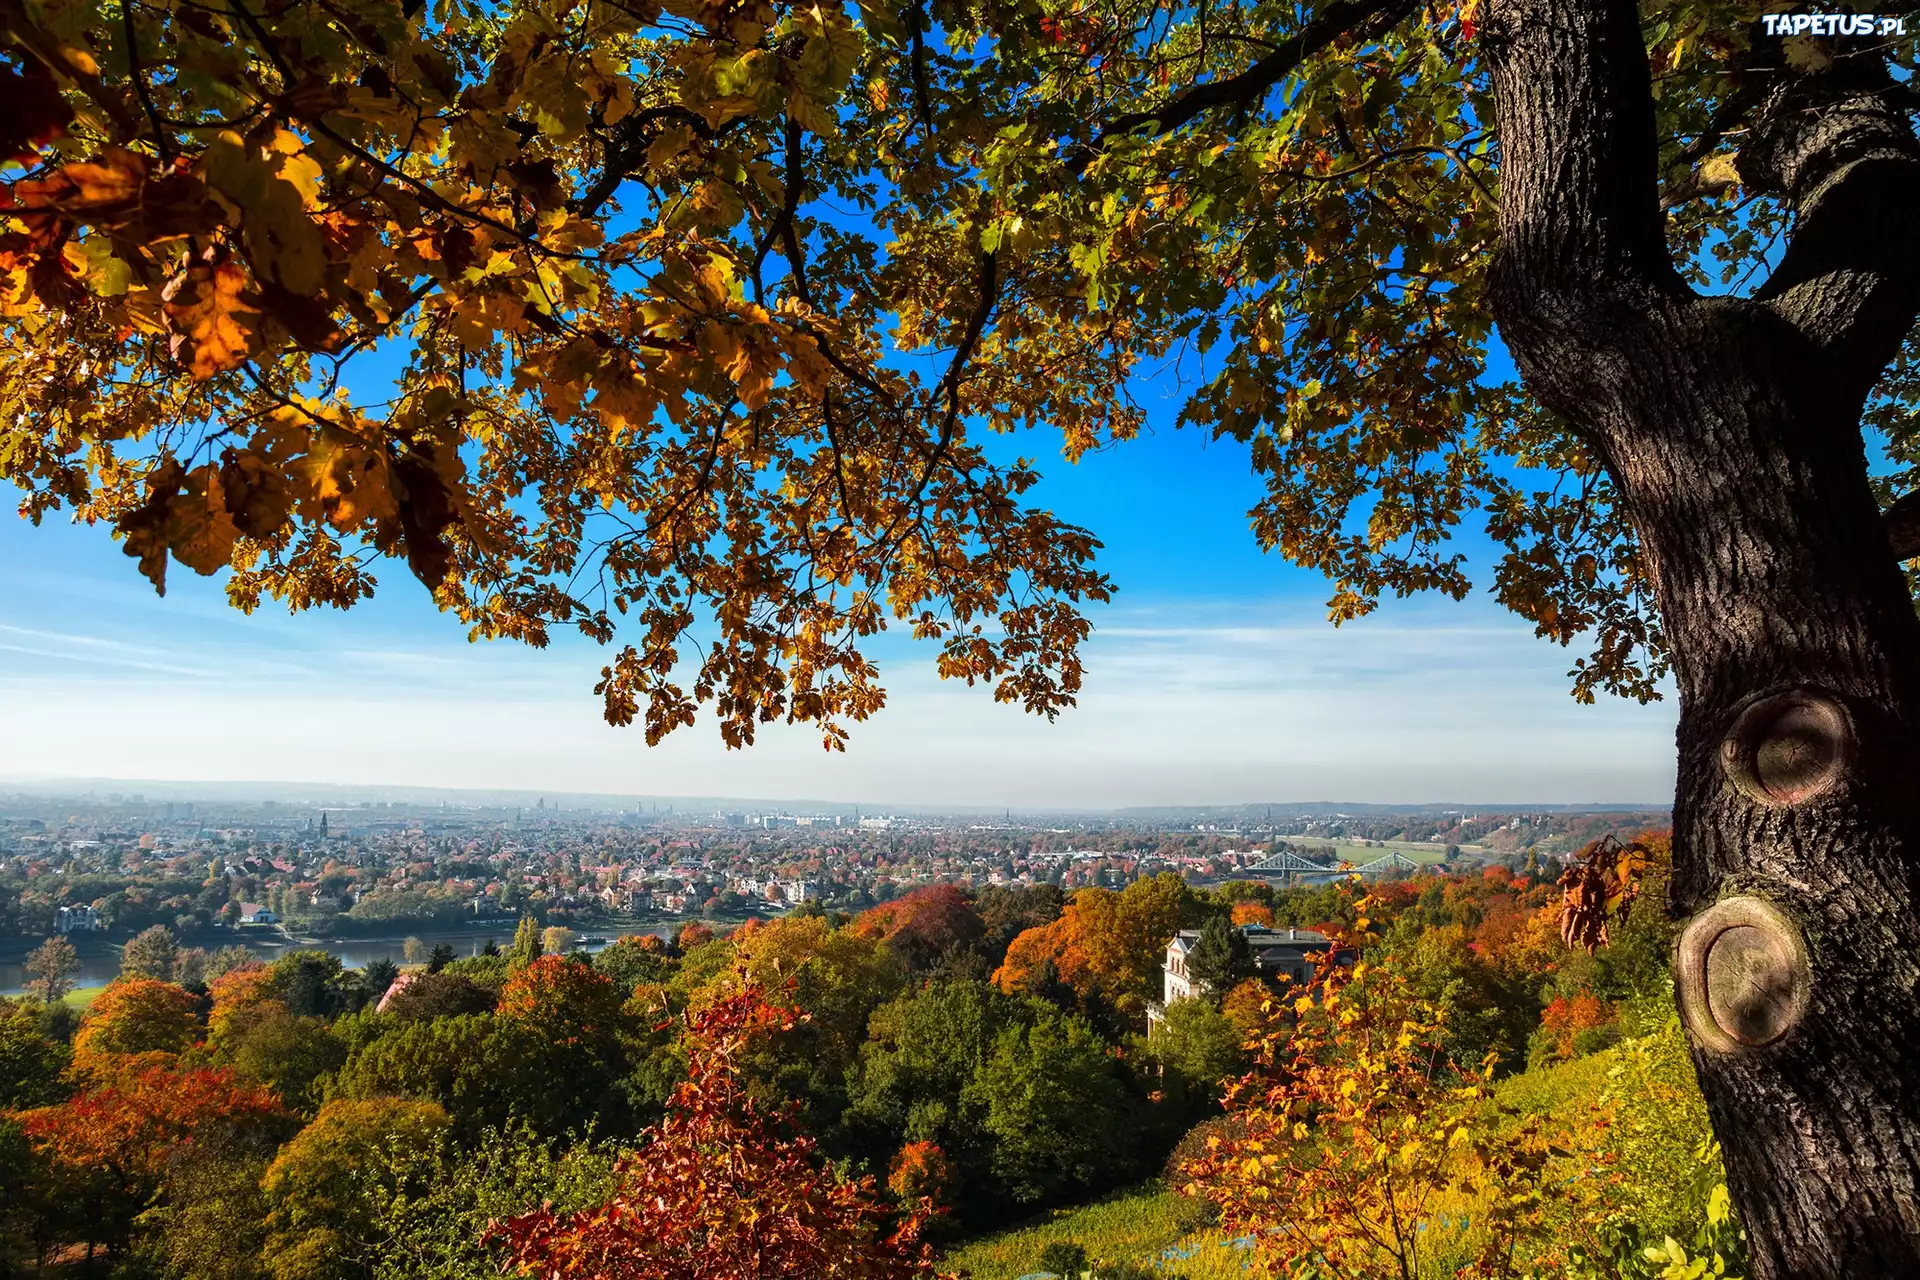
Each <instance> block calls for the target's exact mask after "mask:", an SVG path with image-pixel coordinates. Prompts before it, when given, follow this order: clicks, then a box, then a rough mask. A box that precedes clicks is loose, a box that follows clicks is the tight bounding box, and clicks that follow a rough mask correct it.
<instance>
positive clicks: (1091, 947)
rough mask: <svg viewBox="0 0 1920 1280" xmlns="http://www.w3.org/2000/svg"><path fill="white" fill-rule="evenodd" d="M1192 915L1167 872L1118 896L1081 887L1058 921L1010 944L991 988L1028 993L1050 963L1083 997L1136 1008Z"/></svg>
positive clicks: (1176, 882)
mask: <svg viewBox="0 0 1920 1280" xmlns="http://www.w3.org/2000/svg"><path fill="white" fill-rule="evenodd" d="M1190 910H1191V895H1190V893H1189V891H1188V890H1187V888H1186V885H1185V884H1184V883H1183V882H1182V881H1181V880H1180V877H1178V876H1177V875H1173V874H1171V873H1162V874H1161V875H1158V876H1154V877H1152V878H1151V879H1144V880H1136V881H1134V882H1133V883H1132V884H1130V885H1128V886H1127V887H1126V888H1125V889H1124V890H1122V891H1121V892H1119V893H1115V892H1113V891H1111V890H1108V889H1097V888H1095V889H1082V890H1081V891H1080V892H1078V893H1076V894H1075V895H1074V896H1073V900H1072V901H1070V902H1068V903H1067V906H1066V909H1065V910H1064V911H1062V912H1061V914H1060V918H1059V919H1057V920H1055V921H1053V922H1052V923H1051V924H1046V925H1041V926H1039V927H1037V928H1033V929H1028V930H1026V931H1025V932H1023V933H1021V934H1020V935H1019V936H1018V937H1016V938H1015V939H1014V940H1013V943H1012V945H1011V946H1009V947H1008V948H1007V956H1006V960H1005V961H1004V962H1003V963H1002V964H1001V966H1000V967H999V968H998V969H997V970H995V971H994V974H993V981H994V984H995V985H996V986H998V987H999V988H1000V989H1001V990H1003V991H1008V992H1013V991H1022V990H1025V989H1026V988H1027V986H1028V984H1029V983H1030V981H1031V980H1032V977H1033V975H1034V974H1035V972H1036V971H1038V970H1039V968H1040V966H1041V965H1042V963H1043V962H1049V963H1051V964H1052V966H1053V969H1054V972H1055V973H1056V974H1058V976H1059V978H1060V979H1061V981H1063V982H1065V983H1066V984H1067V985H1068V986H1069V987H1072V988H1073V989H1074V990H1075V991H1076V992H1078V993H1080V994H1081V995H1082V996H1084V997H1090V998H1101V999H1106V1000H1111V1001H1112V1002H1114V1004H1115V1005H1116V1006H1119V1007H1121V1008H1123V1009H1127V1010H1130V1011H1131V1010H1137V1009H1139V1008H1140V1007H1141V1006H1142V1005H1143V1004H1144V1002H1145V1001H1146V1000H1147V999H1149V998H1151V997H1152V995H1153V994H1154V991H1155V990H1156V988H1157V986H1158V979H1159V970H1160V963H1161V958H1162V957H1163V956H1164V954H1165V952H1166V947H1167V942H1168V940H1169V939H1170V938H1172V937H1173V934H1174V931H1175V930H1177V929H1179V928H1180V927H1181V926H1182V925H1184V924H1185V923H1186V922H1187V917H1188V915H1189V914H1190Z"/></svg>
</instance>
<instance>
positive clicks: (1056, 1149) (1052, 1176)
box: [962, 1009, 1141, 1206]
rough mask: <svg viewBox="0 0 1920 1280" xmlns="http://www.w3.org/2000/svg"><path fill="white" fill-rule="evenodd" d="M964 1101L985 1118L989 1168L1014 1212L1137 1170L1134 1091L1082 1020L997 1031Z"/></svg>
mask: <svg viewBox="0 0 1920 1280" xmlns="http://www.w3.org/2000/svg"><path fill="white" fill-rule="evenodd" d="M962 1096H963V1100H964V1101H965V1102H967V1103H969V1104H972V1105H974V1106H978V1107H980V1108H982V1109H983V1110H984V1113H985V1116H984V1119H983V1121H982V1124H983V1126H984V1128H985V1129H986V1131H987V1133H988V1134H989V1135H990V1136H991V1137H992V1139H993V1158H992V1170H993V1176H994V1179H995V1181H996V1182H997V1183H998V1184H999V1186H1000V1187H1001V1188H1002V1190H1003V1192H1004V1194H1005V1195H1007V1196H1008V1197H1010V1198H1011V1199H1012V1200H1013V1201H1014V1202H1016V1203H1018V1204H1021V1205H1029V1206H1030V1205H1035V1204H1040V1203H1043V1202H1052V1203H1058V1202H1060V1201H1063V1200H1066V1199H1069V1198H1071V1197H1073V1196H1076V1195H1082V1194H1085V1193H1086V1192H1089V1191H1094V1190H1098V1189H1101V1188H1104V1187H1108V1186H1113V1185H1116V1184H1117V1183H1119V1182H1122V1181H1124V1180H1125V1179H1126V1178H1127V1177H1129V1176H1130V1175H1131V1174H1132V1173H1133V1172H1134V1171H1135V1170H1136V1169H1137V1167H1138V1163H1137V1161H1138V1151H1137V1150H1136V1147H1135V1143H1134V1137H1135V1134H1136V1132H1137V1128H1136V1126H1135V1124H1134V1123H1133V1120H1132V1117H1134V1116H1136V1115H1137V1113H1138V1110H1139V1108H1140V1105H1141V1099H1140V1097H1139V1096H1138V1093H1137V1091H1136V1090H1135V1089H1134V1088H1133V1087H1132V1086H1131V1083H1130V1082H1129V1081H1128V1079H1127V1077H1126V1074H1125V1072H1124V1070H1123V1069H1122V1068H1121V1066H1120V1064H1119V1062H1118V1061H1117V1060H1116V1059H1115V1057H1114V1053H1113V1047H1112V1046H1111V1045H1109V1044H1108V1043H1107V1042H1106V1041H1105V1040H1102V1039H1101V1038H1100V1036H1099V1035H1098V1034H1097V1033H1096V1032H1095V1031H1094V1030H1093V1028H1092V1027H1091V1026H1090V1025H1089V1024H1088V1023H1087V1021H1086V1019H1084V1018H1081V1017H1079V1016H1077V1015H1061V1014H1058V1013H1055V1012H1053V1011H1052V1010H1051V1009H1049V1010H1046V1011H1044V1012H1039V1013H1037V1014H1036V1016H1035V1017H1034V1019H1033V1021H1032V1022H1031V1023H1022V1024H1017V1025H1014V1026H1009V1027H1005V1028H1003V1029H1002V1030H1001V1031H1000V1032H999V1034H998V1035H997V1036H996V1037H995V1038H994V1045H993V1050H992V1052H991V1053H989V1054H988V1055H987V1058H986V1060H985V1061H984V1062H983V1063H982V1064H981V1066H980V1070H979V1071H978V1073H976V1075H975V1076H974V1078H973V1080H972V1081H971V1082H970V1083H969V1084H968V1086H967V1088H966V1091H965V1092H964V1094H963V1095H962Z"/></svg>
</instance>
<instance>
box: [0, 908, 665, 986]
mask: <svg viewBox="0 0 1920 1280" xmlns="http://www.w3.org/2000/svg"><path fill="white" fill-rule="evenodd" d="M514 927H515V925H514V922H513V921H506V922H503V923H500V924H493V925H472V926H468V927H466V928H461V929H421V930H418V931H416V932H413V933H402V934H396V935H395V936H393V937H390V938H388V937H381V938H335V939H331V940H327V941H322V942H315V943H312V944H310V945H308V946H303V945H302V944H300V943H296V942H292V941H289V940H288V939H287V938H286V937H285V936H284V935H283V934H281V933H280V932H279V931H278V930H273V931H272V932H268V931H267V930H265V929H243V930H240V931H238V932H237V933H235V932H232V931H227V930H222V931H220V932H218V933H216V934H212V935H202V936H200V937H195V938H192V939H190V940H188V941H186V942H183V943H182V945H194V946H204V947H205V948H206V949H207V950H209V951H212V950H214V949H215V948H216V947H224V946H232V945H233V944H234V943H236V942H237V943H239V944H241V945H242V946H245V947H246V948H247V949H248V950H250V951H252V952H253V953H254V954H256V955H258V956H259V957H260V958H261V959H262V960H268V961H271V960H273V959H275V958H277V957H279V956H283V955H285V954H286V953H287V952H289V951H293V950H309V949H310V950H321V951H328V952H331V953H332V954H334V955H336V956H339V957H340V963H341V964H343V965H345V966H346V967H347V968H349V969H358V968H361V967H363V966H365V965H367V964H370V963H372V962H373V961H375V960H391V961H393V962H394V963H395V964H400V963H401V952H402V949H403V948H404V947H405V946H406V941H407V939H408V938H410V937H412V938H418V939H420V941H421V942H422V943H424V944H426V947H427V949H428V950H429V951H431V950H432V949H433V948H434V947H436V946H439V945H441V944H442V943H444V944H446V945H447V946H450V947H452V948H453V951H454V954H455V955H456V956H459V957H463V958H464V957H466V956H477V955H479V954H480V953H481V952H482V951H484V950H485V949H486V946H487V943H489V942H492V943H494V944H495V945H496V946H498V947H499V948H500V949H501V950H502V951H504V950H506V949H507V947H508V946H510V945H511V944H512V942H513V931H514ZM677 928H679V923H678V922H674V923H652V924H622V925H618V926H609V927H608V928H606V929H604V930H595V931H592V932H587V931H584V930H583V931H580V932H581V936H582V937H587V938H592V939H594V941H592V942H590V943H587V944H585V945H583V946H581V947H579V948H577V949H578V950H581V951H587V952H593V951H598V950H599V949H600V948H601V947H603V946H605V945H606V944H607V942H609V941H611V940H612V939H614V938H617V937H620V936H622V935H623V934H630V933H656V934H659V935H660V936H661V937H667V936H669V935H671V934H672V933H673V931H674V930H675V929H677ZM72 940H73V942H74V945H75V946H76V948H77V949H78V950H79V952H80V971H79V972H78V973H77V974H75V975H74V985H75V986H80V987H97V986H103V985H105V984H106V983H109V982H112V981H113V980H114V979H115V978H116V977H118V976H119V974H120V946H119V944H117V943H108V942H106V941H104V940H102V939H99V938H97V937H88V936H87V935H84V934H74V935H72ZM26 980H27V975H26V971H25V968H24V967H23V966H22V964H21V960H20V958H19V957H18V956H14V957H13V958H11V959H8V960H4V961H0V994H5V995H19V994H20V993H21V992H22V991H24V990H25V989H26V986H25V984H26Z"/></svg>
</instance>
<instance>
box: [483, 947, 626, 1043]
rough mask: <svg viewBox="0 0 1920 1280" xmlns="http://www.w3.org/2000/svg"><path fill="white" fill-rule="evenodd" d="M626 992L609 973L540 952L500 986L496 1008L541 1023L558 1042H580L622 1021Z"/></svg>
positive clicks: (505, 1015) (607, 1031)
mask: <svg viewBox="0 0 1920 1280" xmlns="http://www.w3.org/2000/svg"><path fill="white" fill-rule="evenodd" d="M621 1004H622V997H621V994H620V991H619V989H618V988H616V987H615V986H614V985H613V982H612V980H610V979H609V978H608V977H607V976H606V975H605V974H603V973H599V972H597V971H596V970H594V969H593V968H592V967H591V966H589V965H586V964H582V963H580V962H579V961H577V960H573V959H570V958H568V957H566V956H551V955H550V956H541V957H540V958H539V959H537V960H535V961H534V962H533V963H532V964H529V965H527V966H526V967H525V968H524V969H521V970H520V971H519V972H517V973H515V974H514V975H513V976H512V977H511V978H509V979H508V980H507V985H506V986H505V987H503V988H501V991H500V1002H499V1004H498V1006H497V1007H496V1010H495V1011H496V1012H497V1013H498V1014H499V1015H500V1016H501V1017H503V1018H510V1019H515V1020H518V1021H521V1022H524V1023H528V1024H530V1025H532V1026H536V1027H538V1028H540V1030H541V1031H542V1033H543V1034H545V1035H546V1036H548V1037H549V1038H550V1039H551V1040H552V1041H553V1042H554V1043H556V1044H563V1045H581V1044H586V1043H589V1042H591V1041H595V1040H598V1039H599V1038H601V1037H602V1036H605V1035H608V1034H610V1033H612V1032H613V1031H614V1030H615V1029H616V1028H617V1027H618V1025H619V1021H620V1017H621V1014H620V1006H621Z"/></svg>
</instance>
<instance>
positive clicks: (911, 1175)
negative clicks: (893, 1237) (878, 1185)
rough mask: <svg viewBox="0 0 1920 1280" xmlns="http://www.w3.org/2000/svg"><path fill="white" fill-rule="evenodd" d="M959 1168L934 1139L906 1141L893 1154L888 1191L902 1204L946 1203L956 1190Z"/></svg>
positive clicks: (888, 1173)
mask: <svg viewBox="0 0 1920 1280" xmlns="http://www.w3.org/2000/svg"><path fill="white" fill-rule="evenodd" d="M959 1181H960V1175H959V1171H958V1170H957V1169H955V1168H954V1167H953V1161H951V1160H949V1159H948V1158H947V1153H946V1152H944V1151H942V1150H941V1149H940V1145H939V1144H938V1143H934V1142H909V1143H907V1144H906V1145H905V1146H903V1147H901V1148H900V1150H899V1152H898V1153H897V1154H895V1156H894V1157H893V1166H892V1168H891V1169H889V1170H888V1172H887V1190H889V1191H891V1192H892V1193H893V1196H894V1199H896V1200H898V1201H899V1202H900V1203H902V1204H907V1205H914V1204H920V1203H922V1202H925V1203H926V1204H929V1205H932V1206H935V1207H939V1206H942V1205H945V1204H948V1203H950V1202H951V1201H952V1199H953V1194H954V1192H955V1191H957V1190H958V1189H959Z"/></svg>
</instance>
